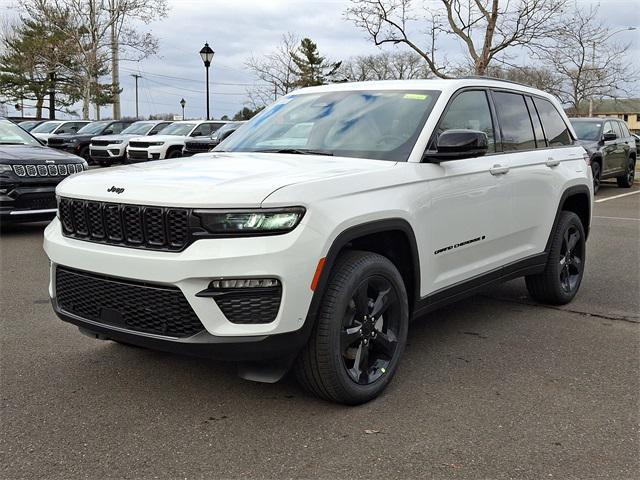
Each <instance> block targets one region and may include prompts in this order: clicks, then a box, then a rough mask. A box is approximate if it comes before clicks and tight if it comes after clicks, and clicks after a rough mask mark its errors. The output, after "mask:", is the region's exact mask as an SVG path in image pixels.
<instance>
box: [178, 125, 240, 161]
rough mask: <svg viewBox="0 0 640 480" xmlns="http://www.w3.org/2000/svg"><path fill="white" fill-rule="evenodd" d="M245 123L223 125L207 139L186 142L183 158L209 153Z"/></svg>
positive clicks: (200, 138)
mask: <svg viewBox="0 0 640 480" xmlns="http://www.w3.org/2000/svg"><path fill="white" fill-rule="evenodd" d="M243 123H244V122H229V123H223V124H222V125H221V126H220V127H219V128H218V129H217V130H215V131H214V132H212V134H211V135H210V136H207V137H196V138H192V139H189V140H187V141H186V142H185V144H184V148H183V149H182V156H183V157H189V156H191V155H194V154H196V153H203V152H208V151H209V150H211V149H212V148H214V147H216V146H217V145H218V144H219V143H220V142H222V141H223V140H224V139H225V138H227V137H229V136H230V135H231V134H232V133H233V132H235V131H236V130H237V129H238V128H240V127H241V126H242V124H243Z"/></svg>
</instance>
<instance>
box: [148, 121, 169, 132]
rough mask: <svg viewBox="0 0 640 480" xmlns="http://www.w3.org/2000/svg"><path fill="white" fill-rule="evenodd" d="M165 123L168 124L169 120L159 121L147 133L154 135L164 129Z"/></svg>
mask: <svg viewBox="0 0 640 480" xmlns="http://www.w3.org/2000/svg"><path fill="white" fill-rule="evenodd" d="M167 125H170V123H169V122H163V123H159V124H157V125H156V126H155V127H153V128H152V129H151V130H150V131H149V135H155V134H157V133H159V132H161V131H162V130H164V129H165V128H166V127H167Z"/></svg>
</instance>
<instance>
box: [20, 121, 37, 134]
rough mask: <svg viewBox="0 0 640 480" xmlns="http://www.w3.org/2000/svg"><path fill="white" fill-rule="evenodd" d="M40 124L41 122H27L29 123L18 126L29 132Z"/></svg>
mask: <svg viewBox="0 0 640 480" xmlns="http://www.w3.org/2000/svg"><path fill="white" fill-rule="evenodd" d="M39 123H40V120H27V121H24V122H20V123H18V125H19V126H20V127H21V128H23V129H24V130H26V131H27V132H28V131H30V130H31V129H32V128H33V127H36V126H38V124H39Z"/></svg>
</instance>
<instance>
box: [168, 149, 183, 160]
mask: <svg viewBox="0 0 640 480" xmlns="http://www.w3.org/2000/svg"><path fill="white" fill-rule="evenodd" d="M181 156H182V150H178V149H177V148H175V149H173V150H169V152H168V153H167V156H166V158H180V157H181Z"/></svg>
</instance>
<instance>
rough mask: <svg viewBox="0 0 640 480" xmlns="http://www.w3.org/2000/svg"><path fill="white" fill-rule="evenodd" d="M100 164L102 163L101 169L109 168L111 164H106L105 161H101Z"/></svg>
mask: <svg viewBox="0 0 640 480" xmlns="http://www.w3.org/2000/svg"><path fill="white" fill-rule="evenodd" d="M99 163H100V166H101V167H108V166H109V162H105V161H104V160H101V161H100V162H99Z"/></svg>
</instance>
